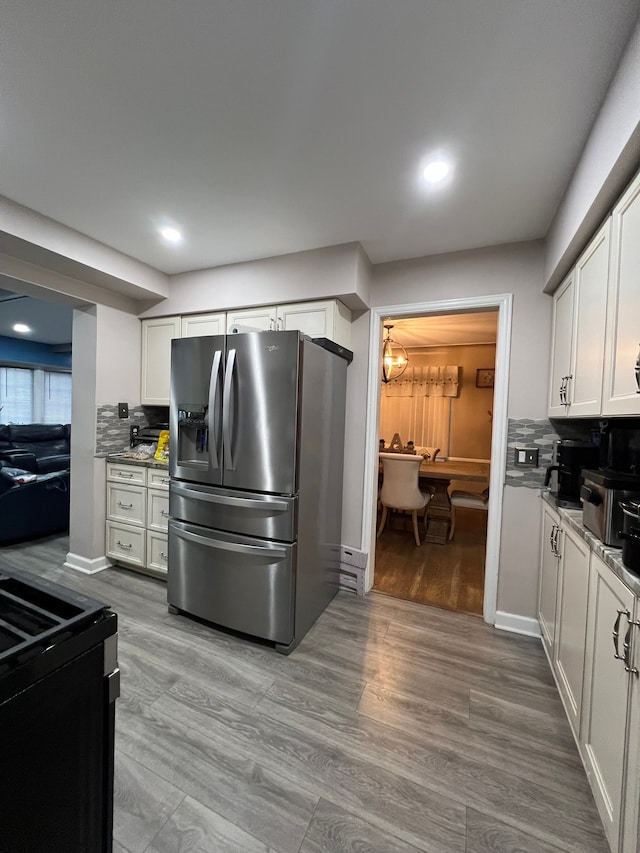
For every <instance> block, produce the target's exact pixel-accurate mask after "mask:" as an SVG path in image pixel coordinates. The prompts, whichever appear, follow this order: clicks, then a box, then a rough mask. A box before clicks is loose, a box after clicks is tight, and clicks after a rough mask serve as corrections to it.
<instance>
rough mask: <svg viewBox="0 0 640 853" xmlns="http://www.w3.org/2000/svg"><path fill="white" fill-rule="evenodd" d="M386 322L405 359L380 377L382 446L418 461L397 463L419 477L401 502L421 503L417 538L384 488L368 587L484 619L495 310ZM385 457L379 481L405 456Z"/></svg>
mask: <svg viewBox="0 0 640 853" xmlns="http://www.w3.org/2000/svg"><path fill="white" fill-rule="evenodd" d="M388 323H392V324H393V339H394V340H395V341H397V342H398V343H399V344H401V345H402V347H403V348H404V350H405V352H406V355H407V357H408V359H407V361H406V363H403V365H402V373H401V374H400V375H399V376H398V377H397V378H395V379H394V378H393V377H392V378H391V379H390V380H389V381H387V382H384V381H381V382H380V400H379V430H378V432H379V445H380V450H383V451H384V450H388V449H393V450H394V451H395V452H397V451H398V450H401V451H403V452H404V454H409V455H411V454H412V455H415V456H416V457H418V458H422V459H423V460H424V461H422V463H421V464H420V467H419V469H418V468H416V465H411V464H409V466H407V465H402V468H404V469H405V470H408V468H410V469H411V470H412V471H413V472H415V473H412V474H411V476H410V477H409V478H408V479H409V480H412V479H413V480H416V479H417V482H413V481H411V482H408V483H407V500H408V501H409V502H411V501H412V500H418V501H419V499H420V494H422V495H424V499H425V500H426V505H425V507H424V509H422V508H421V509H420V510H419V512H420V513H422V514H423V518H422V520H423V522H424V524H421V525H420V527H419V534H418V537H417V538H416V537H415V535H414V533H413V527H412V512H411V511H410V510H407V509H406V508H405V509H402V508H394V507H392V506H391V505H390V504H389V502H394V501H395V500H401V498H398V497H397V496H396V494H393V493H392V494H390V493H389V488H390V486H388V487H387V489H386V490H383V491H382V492H381V499H380V500H378V502H377V507H376V511H377V512H376V525H377V528H378V536H377V539H376V551H375V570H374V580H373V588H374V589H375V590H377V591H379V592H384V593H387V594H389V595H392V596H394V597H397V598H404V599H407V600H410V601H415V602H418V603H420V604H430V605H435V606H439V607H443V608H445V609H448V610H458V611H461V612H464V613H470V614H473V615H477V616H481V615H482V612H483V597H484V571H485V555H486V541H487V516H488V513H487V510H488V495H489V476H490V461H491V439H492V421H493V392H494V381H493V379H494V374H495V360H496V340H497V328H498V312H497V311H496V310H484V311H474V312H458V313H455V314H431V315H428V316H412V317H400V318H393V317H390V318H386V319H385V324H388ZM384 459H385V463H384V466H381V468H382V467H383V469H384V473H383V471H382V470H381V472H380V485H381V486H384V476H385V474H386V476H387V477H389V476H391V477H393V476H395V474H394V472H395V471H396V469H397V468H398V461H400V462H402V460H398V459H396V458H394V457H393V456H385V457H384ZM407 461H408V462H409V463H411V460H407ZM416 485H417V489H418V491H417V492H416ZM411 495H413V497H411ZM385 506H386V507H387V512H386V513H385ZM383 515H386V518H385V522H384V526H383V525H382V524H381V517H382V516H383ZM418 541H419V543H420V544H419V545H418V544H417V543H418Z"/></svg>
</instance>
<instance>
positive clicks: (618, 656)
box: [612, 609, 631, 662]
mask: <svg viewBox="0 0 640 853" xmlns="http://www.w3.org/2000/svg"><path fill="white" fill-rule="evenodd" d="M623 616H626V617H627V618H629V617H630V616H631V614H630V613H629V611H628V610H625V609H621V610H618V615H617V616H616V621H615V622H614V623H613V632H612V636H613V648H614V653H613V656H614V658H615V659H616V660H624V661H625V662H626V659H625V658H624V656H623V655H621V654H620V649H619V648H618V640H619V638H620V620H621V619H622V617H623Z"/></svg>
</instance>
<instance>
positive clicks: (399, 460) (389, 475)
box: [380, 453, 427, 509]
mask: <svg viewBox="0 0 640 853" xmlns="http://www.w3.org/2000/svg"><path fill="white" fill-rule="evenodd" d="M380 459H381V460H382V468H383V478H382V489H381V490H380V502H381V503H382V504H383V506H388V507H392V508H393V509H421V508H422V507H423V506H424V505H425V504H426V503H427V497H426V496H425V495H424V494H423V493H422V492H421V491H420V489H419V487H418V478H419V473H420V463H421V462H422V456H414V454H412V453H380Z"/></svg>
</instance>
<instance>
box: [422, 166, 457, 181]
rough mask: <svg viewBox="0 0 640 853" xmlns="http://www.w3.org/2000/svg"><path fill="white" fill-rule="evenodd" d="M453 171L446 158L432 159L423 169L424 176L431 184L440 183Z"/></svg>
mask: <svg viewBox="0 0 640 853" xmlns="http://www.w3.org/2000/svg"><path fill="white" fill-rule="evenodd" d="M450 172H451V166H450V165H449V163H447V161H446V160H432V161H431V162H430V163H427V165H426V166H425V167H424V169H423V170H422V177H423V178H424V179H425V181H428V182H429V183H430V184H439V183H440V181H444V179H445V178H446V177H447V175H448V174H449V173H450Z"/></svg>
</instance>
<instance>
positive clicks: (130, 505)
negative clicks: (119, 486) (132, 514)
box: [118, 501, 133, 509]
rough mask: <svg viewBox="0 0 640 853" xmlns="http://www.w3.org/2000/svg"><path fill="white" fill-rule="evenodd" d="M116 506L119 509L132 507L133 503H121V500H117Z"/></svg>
mask: <svg viewBox="0 0 640 853" xmlns="http://www.w3.org/2000/svg"><path fill="white" fill-rule="evenodd" d="M118 506H119V507H120V509H133V504H123V503H122V501H118Z"/></svg>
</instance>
